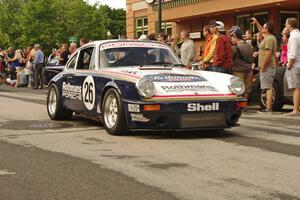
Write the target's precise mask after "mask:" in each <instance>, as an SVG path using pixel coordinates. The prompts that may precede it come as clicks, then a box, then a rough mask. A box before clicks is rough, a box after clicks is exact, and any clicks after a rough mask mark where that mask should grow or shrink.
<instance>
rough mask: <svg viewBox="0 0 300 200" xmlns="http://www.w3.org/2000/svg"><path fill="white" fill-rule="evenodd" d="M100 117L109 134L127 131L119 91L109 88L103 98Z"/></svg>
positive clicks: (121, 133) (122, 133)
mask: <svg viewBox="0 0 300 200" xmlns="http://www.w3.org/2000/svg"><path fill="white" fill-rule="evenodd" d="M102 119H103V123H104V126H105V128H106V130H107V132H108V133H109V134H111V135H124V134H126V133H127V132H128V126H127V123H126V119H125V112H124V109H123V106H122V102H121V97H120V95H119V93H118V92H117V91H116V90H115V89H113V88H111V89H109V90H108V91H107V92H106V93H105V95H104V98H103V104H102Z"/></svg>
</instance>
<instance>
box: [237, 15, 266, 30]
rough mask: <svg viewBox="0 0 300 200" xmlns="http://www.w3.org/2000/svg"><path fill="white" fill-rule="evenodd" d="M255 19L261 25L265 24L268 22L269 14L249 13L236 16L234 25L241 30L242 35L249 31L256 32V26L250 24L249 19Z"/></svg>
mask: <svg viewBox="0 0 300 200" xmlns="http://www.w3.org/2000/svg"><path fill="white" fill-rule="evenodd" d="M252 17H255V18H256V19H257V20H258V21H259V23H260V24H261V25H263V24H265V23H266V22H267V21H268V18H269V14H268V12H259V13H251V14H243V15H237V16H236V24H237V26H239V27H240V28H241V31H242V32H243V33H245V32H246V30H248V29H251V30H252V31H253V32H255V33H256V32H258V30H257V28H256V26H254V25H253V24H251V22H250V19H251V18H252Z"/></svg>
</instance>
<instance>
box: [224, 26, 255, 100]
mask: <svg viewBox="0 0 300 200" xmlns="http://www.w3.org/2000/svg"><path fill="white" fill-rule="evenodd" d="M229 32H230V35H231V42H232V44H233V46H232V58H233V66H232V74H233V75H234V76H237V77H239V78H240V79H241V80H242V81H243V82H244V84H245V93H244V95H243V96H244V98H246V99H248V98H249V95H250V93H251V83H252V63H253V57H252V54H253V48H252V46H251V45H250V44H249V43H248V42H247V41H245V40H243V34H242V32H241V29H240V28H239V27H238V26H233V27H232V28H231V29H230V31H229Z"/></svg>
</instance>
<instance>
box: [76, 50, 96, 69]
mask: <svg viewBox="0 0 300 200" xmlns="http://www.w3.org/2000/svg"><path fill="white" fill-rule="evenodd" d="M93 52H94V47H88V48H86V49H82V50H80V52H79V56H78V62H77V66H76V69H93V68H94V67H95V60H94V58H93V57H94V56H93Z"/></svg>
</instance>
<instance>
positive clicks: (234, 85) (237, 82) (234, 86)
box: [228, 77, 245, 96]
mask: <svg viewBox="0 0 300 200" xmlns="http://www.w3.org/2000/svg"><path fill="white" fill-rule="evenodd" d="M228 87H229V91H230V92H232V93H233V94H235V95H238V96H242V95H243V94H244V92H245V85H244V82H243V81H242V80H241V79H240V78H238V77H232V78H231V79H230V85H229V86H228Z"/></svg>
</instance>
